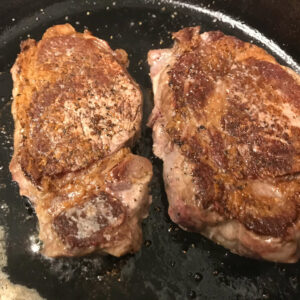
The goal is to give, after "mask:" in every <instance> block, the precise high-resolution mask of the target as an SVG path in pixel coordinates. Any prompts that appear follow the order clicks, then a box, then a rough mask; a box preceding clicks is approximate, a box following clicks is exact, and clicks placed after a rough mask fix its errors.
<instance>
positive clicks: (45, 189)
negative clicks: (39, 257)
mask: <svg viewBox="0 0 300 300" xmlns="http://www.w3.org/2000/svg"><path fill="white" fill-rule="evenodd" d="M21 50H22V51H21V53H20V54H19V56H18V58H17V60H16V62H15V64H14V66H13V68H12V70H11V72H12V76H13V80H14V89H13V96H14V101H13V104H12V114H13V117H14V121H15V134H14V155H13V158H12V161H11V164H10V170H11V173H12V175H13V179H14V180H15V181H17V182H18V183H19V186H20V194H21V195H25V196H27V197H29V198H30V200H31V201H32V202H33V203H34V205H35V207H36V212H37V216H38V218H39V222H40V238H41V239H42V241H43V242H44V249H43V253H44V254H45V255H47V256H58V255H67V256H71V255H82V254H86V253H89V252H92V251H94V250H98V251H103V252H108V253H110V254H113V255H116V256H120V255H122V254H125V253H126V252H133V251H137V250H138V249H139V247H140V245H141V229H140V221H141V219H142V218H144V217H145V216H146V214H147V208H148V206H149V203H150V199H149V195H148V189H147V186H148V183H149V181H150V179H151V176H152V167H151V164H150V163H149V162H148V160H146V159H145V158H141V157H138V156H135V155H132V154H130V150H129V149H126V148H123V147H124V146H125V147H126V146H130V145H131V144H132V143H133V141H134V139H135V137H136V136H138V134H139V130H140V123H141V118H142V94H141V91H140V89H139V87H138V85H137V84H136V83H135V82H134V81H133V79H132V78H131V77H130V76H129V74H128V73H127V71H126V67H127V65H128V60H127V54H126V52H125V51H124V50H116V51H113V50H112V49H111V48H110V47H109V45H108V44H107V43H106V42H105V41H103V40H100V39H98V38H96V37H94V36H92V35H91V34H90V33H89V32H88V31H85V32H84V33H83V34H82V33H77V32H76V31H75V30H74V28H73V27H72V26H71V25H69V24H66V25H58V26H54V27H51V28H49V29H48V30H47V31H46V33H45V34H44V36H43V38H42V40H41V41H39V42H36V41H34V40H32V39H29V40H27V41H25V42H23V43H22V44H21ZM122 148H123V149H122Z"/></svg>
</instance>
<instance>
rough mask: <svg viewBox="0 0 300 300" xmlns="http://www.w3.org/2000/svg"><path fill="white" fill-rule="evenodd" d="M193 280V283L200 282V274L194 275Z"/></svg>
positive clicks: (201, 276) (201, 277)
mask: <svg viewBox="0 0 300 300" xmlns="http://www.w3.org/2000/svg"><path fill="white" fill-rule="evenodd" d="M194 279H195V281H198V282H200V281H201V280H202V279H203V275H202V274H200V273H195V275H194Z"/></svg>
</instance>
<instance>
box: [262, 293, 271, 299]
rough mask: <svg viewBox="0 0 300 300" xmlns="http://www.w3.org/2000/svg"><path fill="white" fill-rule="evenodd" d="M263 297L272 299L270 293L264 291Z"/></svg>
mask: <svg viewBox="0 0 300 300" xmlns="http://www.w3.org/2000/svg"><path fill="white" fill-rule="evenodd" d="M262 299H270V295H269V294H268V293H263V294H262Z"/></svg>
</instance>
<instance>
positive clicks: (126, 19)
mask: <svg viewBox="0 0 300 300" xmlns="http://www.w3.org/2000/svg"><path fill="white" fill-rule="evenodd" d="M94 2H95V3H97V4H100V5H99V6H101V10H99V13H97V11H96V10H95V13H93V11H92V13H91V16H89V17H87V15H86V11H87V10H88V9H90V8H88V7H91V6H92V5H93V3H94ZM114 2H115V3H116V4H117V5H116V7H118V8H117V9H114V10H112V9H111V10H110V12H107V13H103V11H106V10H107V9H106V6H107V5H110V6H111V5H112V3H114ZM159 2H162V3H168V4H169V5H165V6H166V10H167V12H166V13H165V14H162V13H161V14H157V12H159V11H160V9H161V8H160V7H159V5H158V3H159ZM175 2H177V3H178V2H181V3H182V2H185V3H190V4H198V5H203V6H204V7H207V8H210V9H211V10H212V11H222V12H224V13H225V14H226V15H230V16H232V17H233V18H234V19H235V20H241V21H242V22H245V23H246V24H247V25H250V26H252V27H253V28H256V29H257V30H258V31H260V32H261V33H263V34H264V35H265V36H267V37H268V38H270V39H272V40H274V41H275V42H276V43H277V44H278V45H279V46H280V47H281V48H283V49H284V50H285V51H286V52H287V53H288V54H290V55H291V56H292V57H293V59H294V60H297V61H298V62H300V43H299V37H300V1H299V0H253V1H252V0H216V1H212V0H211V1H208V0H202V1H200V0H198V1H197V0H189V1H181V0H178V1H171V0H155V1H154V0H64V1H58V0H41V1H34V0H0V146H1V147H0V225H2V224H4V225H5V229H6V231H7V233H8V234H7V241H6V242H7V256H8V266H7V268H6V269H5V272H6V273H7V274H9V276H10V279H11V281H12V282H14V283H18V284H22V285H25V286H27V287H30V288H35V289H37V290H38V292H39V293H40V294H41V296H43V297H45V298H46V299H49V300H52V299H55V300H56V299H72V300H74V299H97V300H99V299H105V300H107V299H128V300H129V299H130V300H132V299H144V300H148V299H149V300H154V299H163V300H165V299H170V300H171V299H172V300H175V299H176V300H181V299H186V298H189V299H224V300H225V299H230V300H231V299H249V300H250V299H251V300H253V299H295V300H296V299H297V300H299V299H300V262H299V263H297V264H293V265H284V264H274V263H268V262H259V261H254V260H250V259H246V258H243V257H239V256H237V255H234V254H231V253H229V252H228V251H226V250H225V249H223V248H222V247H219V246H217V245H215V244H214V243H212V242H210V241H208V240H206V239H205V238H203V237H201V236H200V235H197V234H193V233H187V232H183V231H182V230H180V229H179V228H178V227H177V226H176V225H174V224H173V223H172V222H171V221H170V219H169V217H168V215H167V207H168V204H167V199H166V195H165V193H164V188H163V181H162V178H161V174H162V163H161V161H160V160H159V159H157V158H155V157H154V156H153V153H152V152H151V148H152V141H151V130H150V129H149V128H148V129H147V128H146V126H145V124H143V128H142V138H141V143H139V144H138V145H136V147H135V148H134V149H133V150H134V152H135V153H138V154H141V155H143V156H146V157H148V158H150V159H151V161H152V162H153V166H154V171H155V176H154V179H153V182H152V186H151V188H152V195H153V205H152V206H151V208H150V215H149V218H147V219H146V220H145V221H144V223H143V232H144V244H143V247H142V250H141V251H140V252H139V253H137V254H136V255H132V256H125V257H124V258H121V259H116V258H114V257H104V258H102V257H100V256H97V255H95V256H91V257H83V258H74V259H66V258H60V259H56V260H54V261H50V260H46V259H44V258H42V257H40V256H39V255H38V254H35V253H32V251H31V250H30V249H31V248H30V246H31V245H32V244H31V242H30V243H29V237H31V236H35V235H36V234H37V229H36V218H35V217H34V215H33V212H32V208H31V206H30V205H28V202H26V200H25V199H20V197H19V194H18V188H17V185H16V184H14V183H12V182H11V177H10V174H9V171H8V162H9V161H10V157H11V153H12V149H13V148H12V133H13V122H12V118H11V114H10V104H11V102H10V100H9V99H10V96H11V90H12V81H11V76H10V73H9V69H10V67H11V65H12V63H13V61H14V60H15V57H16V55H17V53H18V52H19V42H20V41H21V40H23V39H26V38H27V36H28V35H27V34H29V33H30V34H31V36H32V37H34V38H36V39H39V38H40V36H41V34H42V33H43V32H44V30H45V28H47V26H51V25H53V24H57V23H58V22H59V23H62V22H66V20H67V19H65V16H66V15H68V16H69V17H70V22H71V23H72V24H73V25H74V23H75V24H76V22H75V21H77V20H79V21H80V25H78V26H77V27H78V28H77V29H78V30H79V31H82V30H83V29H84V25H87V26H88V28H90V29H91V30H92V32H93V33H95V35H99V36H101V37H103V38H104V39H109V38H110V35H111V34H113V35H114V36H115V38H114V39H112V40H110V43H111V45H112V47H113V48H115V47H121V46H122V47H124V49H127V50H128V52H129V55H130V54H131V57H130V67H129V68H130V70H129V71H130V73H131V74H132V76H133V77H134V78H135V79H136V80H137V81H138V83H139V84H140V85H141V88H142V91H143V94H144V97H145V105H144V123H145V121H146V119H147V117H148V115H149V113H150V111H151V109H152V106H151V101H152V94H151V83H150V80H149V76H148V71H149V68H148V66H147V63H146V54H147V51H148V50H149V49H151V47H152V48H155V47H167V46H169V45H171V43H172V40H171V38H170V34H169V32H168V31H171V30H174V28H175V30H176V29H177V28H179V26H180V25H184V26H190V25H193V21H194V20H195V21H196V23H197V24H202V27H203V30H213V29H221V30H223V31H224V32H226V33H228V34H233V35H236V34H237V36H239V37H240V38H242V39H245V40H247V39H248V38H249V37H248V36H247V35H246V34H241V32H240V31H239V30H236V29H235V28H232V27H230V26H228V27H226V26H224V24H222V22H217V23H214V22H213V21H212V19H213V18H208V17H207V16H205V15H200V16H199V18H198V15H197V11H196V10H195V11H193V10H192V9H191V11H190V12H188V9H186V10H185V11H184V10H182V11H181V12H179V11H178V16H177V20H174V19H171V18H169V17H170V15H171V13H173V12H174V11H175V8H174V6H175V5H172V4H173V3H175ZM66 3H67V4H66ZM56 4H58V5H56ZM125 4H126V5H125ZM123 5H124V6H126V7H129V9H126V8H123ZM48 7H51V9H52V10H51V12H50V13H49V10H48V9H46V8H48ZM57 7H59V8H60V9H61V10H62V11H61V12H60V11H59V9H57ZM145 8H146V9H145ZM41 9H45V11H46V13H45V15H44V14H43V13H42V12H41V11H40V10H41ZM72 9H73V12H72ZM47 11H48V14H47ZM148 13H151V15H152V13H155V14H157V16H156V17H157V18H156V19H152V18H148V19H147V16H148ZM186 13H187V15H186ZM194 14H195V15H194ZM73 15H76V16H75V17H73ZM27 17H30V18H28V19H27ZM12 18H14V19H15V22H14V21H12ZM36 18H38V19H39V21H38V22H36ZM193 18H194V19H193ZM140 20H142V21H143V22H144V21H145V22H144V23H143V26H139V25H138V23H139V21H140ZM153 20H155V21H153ZM198 20H201V22H200V21H198ZM132 21H134V22H135V24H136V26H135V27H134V28H133V29H132V28H131V27H129V25H130V24H131V23H132ZM173 21H174V22H173ZM147 22H148V23H147ZM151 22H153V23H151ZM18 23H21V25H19V24H18ZM78 24H79V22H78ZM106 24H109V26H107V25H106ZM144 25H145V26H144ZM162 25H163V26H162ZM105 26H106V27H105ZM122 26H123V27H122ZM98 27H100V28H101V35H100V32H99V33H98V32H97V30H96V29H99V28H98ZM120 27H121V28H120ZM130 28H131V29H130ZM129 29H130V30H129ZM151 29H153V31H151ZM147 30H148V31H147ZM127 31H128V32H127ZM120 33H121V34H122V35H120V36H119V37H121V38H119V39H118V34H120ZM161 39H162V40H163V41H164V42H163V44H162V45H161V44H160V40H161ZM258 42H259V41H258ZM263 46H264V45H263ZM275 54H276V53H275ZM277 58H278V59H280V57H279V56H277ZM281 61H282V63H286V61H284V60H281ZM140 63H141V64H140ZM3 128H4V129H5V130H2V129H3ZM1 164H3V166H4V167H3V169H2V167H1ZM3 183H4V186H6V188H5V189H3V188H2V189H1V186H2V185H3ZM2 203H5V204H7V205H8V206H9V213H8V214H2V211H1V204H2ZM0 242H1V241H0ZM119 279H120V282H119ZM108 295H109V297H108ZM0 298H1V292H0Z"/></svg>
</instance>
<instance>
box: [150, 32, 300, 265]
mask: <svg viewBox="0 0 300 300" xmlns="http://www.w3.org/2000/svg"><path fill="white" fill-rule="evenodd" d="M199 30H200V27H194V28H185V29H183V30H180V31H179V32H177V33H175V34H174V35H173V36H174V38H175V44H174V46H173V48H171V49H159V50H152V51H150V52H149V54H148V61H149V64H150V67H151V72H150V75H151V79H152V83H153V91H154V101H155V107H154V109H153V112H152V115H151V117H150V120H149V125H150V126H151V127H152V128H153V139H154V152H155V154H156V155H157V156H158V157H160V158H161V159H163V161H164V180H165V186H166V191H167V195H168V200H169V214H170V217H171V219H172V220H173V221H174V222H175V223H178V224H179V225H180V226H181V227H182V228H184V229H186V230H191V231H196V232H200V233H202V234H203V235H205V236H206V237H208V238H210V239H212V240H214V241H215V242H217V243H219V244H221V245H223V246H225V247H227V248H229V249H230V250H231V251H232V252H234V253H238V254H240V255H245V256H250V257H254V258H262V259H267V260H271V261H279V262H295V261H297V260H298V259H299V257H300V176H299V171H300V78H299V75H297V74H296V73H295V72H293V71H292V70H290V69H289V68H286V67H283V66H281V65H279V64H278V63H277V62H276V61H275V59H274V58H273V57H272V56H270V55H268V54H267V53H266V52H265V51H264V50H262V49H260V48H258V47H257V46H255V45H251V44H249V43H245V42H242V41H240V40H238V39H237V38H235V37H231V36H226V35H224V34H223V33H221V32H206V33H203V34H201V35H200V34H199Z"/></svg>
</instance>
